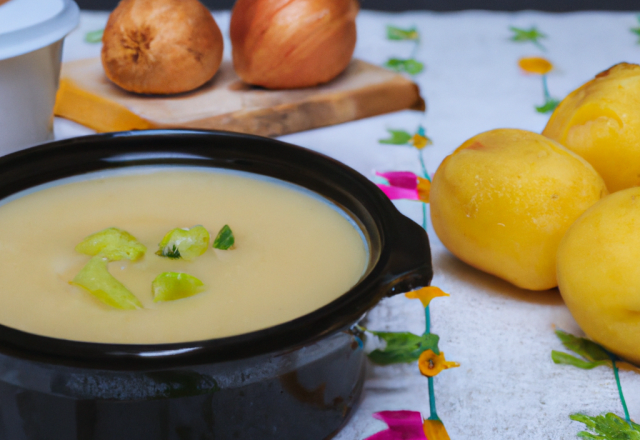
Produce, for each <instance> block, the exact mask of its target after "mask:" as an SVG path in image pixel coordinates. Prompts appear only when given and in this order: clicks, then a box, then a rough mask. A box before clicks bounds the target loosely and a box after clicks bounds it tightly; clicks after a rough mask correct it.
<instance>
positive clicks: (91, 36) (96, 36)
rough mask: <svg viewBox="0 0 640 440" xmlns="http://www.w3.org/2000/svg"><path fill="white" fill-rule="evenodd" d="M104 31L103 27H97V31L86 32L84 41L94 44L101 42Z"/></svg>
mask: <svg viewBox="0 0 640 440" xmlns="http://www.w3.org/2000/svg"><path fill="white" fill-rule="evenodd" d="M103 33H104V29H98V30H97V31H91V32H87V33H86V34H85V35H84V42H85V43H90V44H95V43H101V42H102V34H103Z"/></svg>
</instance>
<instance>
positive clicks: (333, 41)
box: [231, 0, 359, 89]
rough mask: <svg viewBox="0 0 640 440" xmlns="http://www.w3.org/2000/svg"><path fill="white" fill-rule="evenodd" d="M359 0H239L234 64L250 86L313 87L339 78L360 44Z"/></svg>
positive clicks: (233, 20) (234, 17)
mask: <svg viewBox="0 0 640 440" xmlns="http://www.w3.org/2000/svg"><path fill="white" fill-rule="evenodd" d="M358 9H359V5H358V2H357V0H237V1H236V4H235V6H234V8H233V13H232V15H231V44H232V46H233V65H234V67H235V70H236V72H237V73H238V76H240V78H242V80H243V81H245V82H246V83H249V84H254V85H259V86H263V87H267V88H270V89H292V88H299V87H311V86H315V85H317V84H321V83H325V82H327V81H330V80H331V79H333V78H335V77H336V76H337V75H338V74H340V73H341V72H342V71H343V70H344V69H345V68H346V67H347V65H348V64H349V61H350V60H351V56H352V55H353V50H354V48H355V44H356V23H355V18H356V15H357V13H358Z"/></svg>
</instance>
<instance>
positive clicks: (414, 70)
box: [385, 58, 424, 75]
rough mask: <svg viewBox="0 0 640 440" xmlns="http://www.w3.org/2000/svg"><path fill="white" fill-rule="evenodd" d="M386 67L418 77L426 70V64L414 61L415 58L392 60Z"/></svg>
mask: <svg viewBox="0 0 640 440" xmlns="http://www.w3.org/2000/svg"><path fill="white" fill-rule="evenodd" d="M385 67H387V68H389V69H391V70H395V71H396V72H406V73H408V74H409V75H417V74H418V73H420V72H422V71H423V70H424V64H423V63H421V62H420V61H416V60H414V59H413V58H409V59H406V60H405V59H400V58H390V59H389V61H387V62H386V63H385Z"/></svg>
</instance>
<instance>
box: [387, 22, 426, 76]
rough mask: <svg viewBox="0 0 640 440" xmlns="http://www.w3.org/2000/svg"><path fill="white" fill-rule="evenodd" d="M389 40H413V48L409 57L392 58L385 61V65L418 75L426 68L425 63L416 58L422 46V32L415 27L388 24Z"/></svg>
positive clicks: (398, 70)
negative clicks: (408, 27) (407, 27)
mask: <svg viewBox="0 0 640 440" xmlns="http://www.w3.org/2000/svg"><path fill="white" fill-rule="evenodd" d="M387 40H390V41H411V42H413V49H412V50H411V55H410V56H409V58H390V59H389V60H388V61H387V62H386V63H385V67H387V68H388V69H391V70H395V71H396V72H405V73H408V74H409V75H417V74H418V73H420V72H422V71H423V70H424V64H423V63H421V62H420V61H418V60H416V55H417V53H418V49H419V48H420V33H419V32H418V30H417V29H416V28H415V27H412V28H410V29H401V28H398V27H395V26H387Z"/></svg>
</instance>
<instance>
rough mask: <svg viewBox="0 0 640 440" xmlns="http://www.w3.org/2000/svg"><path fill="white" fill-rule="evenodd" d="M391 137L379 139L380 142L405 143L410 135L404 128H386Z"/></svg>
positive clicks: (409, 138)
mask: <svg viewBox="0 0 640 440" xmlns="http://www.w3.org/2000/svg"><path fill="white" fill-rule="evenodd" d="M387 131H388V132H389V134H390V135H391V137H390V138H389V139H380V140H379V141H378V142H379V143H381V144H391V145H406V144H407V143H408V142H409V141H410V140H411V135H410V134H409V133H407V132H406V131H404V130H387Z"/></svg>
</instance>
